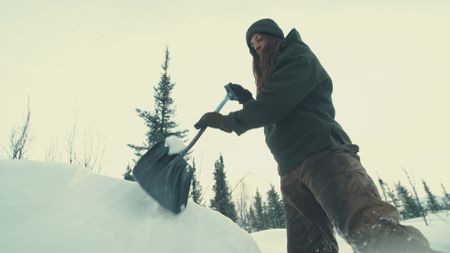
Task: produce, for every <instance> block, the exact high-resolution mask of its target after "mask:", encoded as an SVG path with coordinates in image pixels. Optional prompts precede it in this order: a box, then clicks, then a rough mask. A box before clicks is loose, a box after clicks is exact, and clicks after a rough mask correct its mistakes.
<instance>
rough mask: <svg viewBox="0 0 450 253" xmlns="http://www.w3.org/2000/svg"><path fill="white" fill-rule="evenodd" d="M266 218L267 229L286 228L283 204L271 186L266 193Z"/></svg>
mask: <svg viewBox="0 0 450 253" xmlns="http://www.w3.org/2000/svg"><path fill="white" fill-rule="evenodd" d="M266 218H267V224H268V228H284V227H285V226H286V224H285V220H286V218H285V215H284V208H283V202H282V200H281V198H280V195H279V194H278V192H277V191H276V190H275V187H274V186H273V185H271V186H270V190H269V191H268V192H267V209H266Z"/></svg>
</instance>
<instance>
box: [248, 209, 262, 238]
mask: <svg viewBox="0 0 450 253" xmlns="http://www.w3.org/2000/svg"><path fill="white" fill-rule="evenodd" d="M257 223H258V219H257V218H256V213H255V209H253V207H252V206H250V208H249V209H248V213H247V225H248V228H247V229H246V230H247V231H248V232H256V231H259V229H257V227H258V224H257Z"/></svg>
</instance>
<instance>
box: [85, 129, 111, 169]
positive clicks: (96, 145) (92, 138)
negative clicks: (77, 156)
mask: <svg viewBox="0 0 450 253" xmlns="http://www.w3.org/2000/svg"><path fill="white" fill-rule="evenodd" d="M83 143H84V145H83V157H82V160H81V164H82V165H83V166H84V167H86V168H88V169H89V170H91V171H94V172H96V173H100V171H101V170H102V160H103V154H104V153H105V146H104V145H103V144H102V141H101V140H100V138H99V137H98V135H94V134H93V133H92V132H88V133H86V134H85V138H84V142H83Z"/></svg>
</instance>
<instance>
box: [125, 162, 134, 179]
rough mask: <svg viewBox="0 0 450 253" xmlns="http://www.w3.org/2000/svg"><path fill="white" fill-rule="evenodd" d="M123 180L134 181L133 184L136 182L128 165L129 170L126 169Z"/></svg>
mask: <svg viewBox="0 0 450 253" xmlns="http://www.w3.org/2000/svg"><path fill="white" fill-rule="evenodd" d="M123 179H125V180H128V181H132V182H134V181H136V180H135V179H134V177H133V175H132V173H131V167H130V165H129V164H128V165H127V169H126V171H125V173H124V174H123Z"/></svg>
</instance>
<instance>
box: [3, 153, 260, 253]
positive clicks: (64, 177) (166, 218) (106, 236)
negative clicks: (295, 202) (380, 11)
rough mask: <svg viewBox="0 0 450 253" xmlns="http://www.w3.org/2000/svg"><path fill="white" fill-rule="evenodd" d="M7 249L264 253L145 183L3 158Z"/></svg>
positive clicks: (226, 223) (229, 227) (213, 216)
mask: <svg viewBox="0 0 450 253" xmlns="http://www.w3.org/2000/svg"><path fill="white" fill-rule="evenodd" d="M0 224H1V225H0V252H8V253H23V252H33V253H39V252H42V253H48V252H65V253H70V252H74V253H75V252H76V253H79V252H83V253H88V252H95V253H99V252H108V253H115V252H120V253H123V252H127V253H128V252H130V253H131V252H139V253H141V252H158V253H164V252H174V253H175V252H196V253H201V252H205V253H206V252H208V253H210V252H224V253H225V252H226V253H229V252H236V253H238V252H243V253H244V252H245V253H252V252H255V253H256V252H260V251H259V248H258V246H257V244H256V242H255V241H254V240H253V239H252V238H251V236H250V235H249V234H248V233H246V232H245V231H243V230H242V229H240V228H239V227H238V226H237V225H235V224H234V223H233V222H232V221H231V220H229V219H228V218H226V217H224V216H223V215H221V214H220V213H217V212H214V211H212V210H210V209H208V208H205V207H201V206H198V205H196V204H195V203H193V202H189V203H188V206H187V208H186V210H185V211H184V212H182V213H181V214H180V215H174V214H172V213H170V212H168V211H166V210H164V209H162V208H161V207H160V206H159V204H157V203H156V202H155V201H154V200H153V199H152V198H151V197H149V196H148V195H147V194H146V193H145V192H144V191H143V190H142V189H141V188H140V187H139V186H138V185H137V184H135V183H132V182H127V181H124V180H120V179H114V178H110V177H106V176H101V175H97V174H93V173H90V172H88V171H86V170H83V169H80V168H76V167H73V166H68V165H62V164H52V163H44V162H31V161H11V160H1V161H0Z"/></svg>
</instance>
